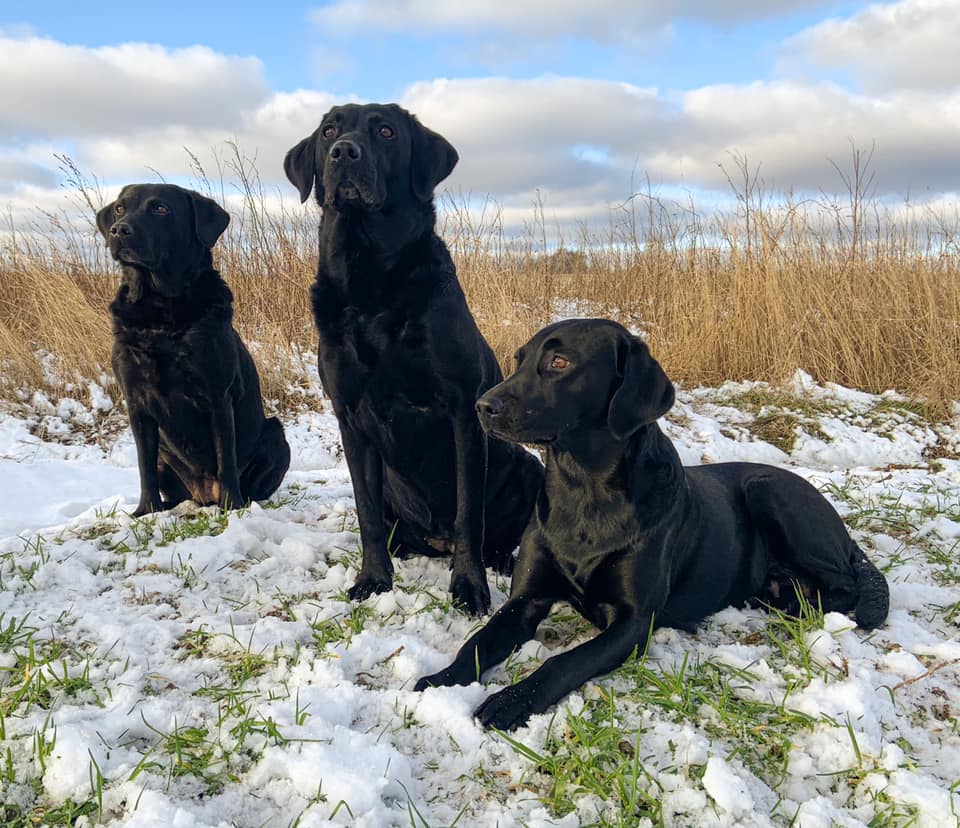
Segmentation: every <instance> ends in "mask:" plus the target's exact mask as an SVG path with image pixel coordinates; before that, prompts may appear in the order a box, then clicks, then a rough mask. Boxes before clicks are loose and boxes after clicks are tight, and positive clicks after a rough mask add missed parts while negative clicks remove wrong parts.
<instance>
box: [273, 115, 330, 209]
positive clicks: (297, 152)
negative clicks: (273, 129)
mask: <svg viewBox="0 0 960 828" xmlns="http://www.w3.org/2000/svg"><path fill="white" fill-rule="evenodd" d="M318 132H319V130H318V131H317V132H314V133H313V134H312V135H308V136H307V137H306V138H304V139H303V140H302V141H301V142H300V143H299V144H297V145H296V146H295V147H293V148H292V149H291V150H290V151H289V152H288V153H287V154H286V155H285V156H284V158H283V171H284V172H285V173H286V174H287V178H288V179H289V180H290V183H291V184H293V186H294V187H296V188H297V190H299V192H300V203H301V204H303V202H305V201H306V200H307V199H308V198H310V191H311V190H312V189H313V188H314V186H316V188H317V200H318V201H321V202H322V201H323V183H322V181H321V177H320V176H319V175H317V134H318Z"/></svg>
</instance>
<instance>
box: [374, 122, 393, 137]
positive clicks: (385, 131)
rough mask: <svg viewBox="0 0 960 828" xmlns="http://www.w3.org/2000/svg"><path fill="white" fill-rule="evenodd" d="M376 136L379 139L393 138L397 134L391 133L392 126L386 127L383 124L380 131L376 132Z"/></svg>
mask: <svg viewBox="0 0 960 828" xmlns="http://www.w3.org/2000/svg"><path fill="white" fill-rule="evenodd" d="M377 134H378V135H379V136H380V137H381V138H393V136H394V135H396V134H397V133H395V132H394V131H393V127H392V126H387V125H386V124H384V125H383V126H381V127H380V129H378V130H377Z"/></svg>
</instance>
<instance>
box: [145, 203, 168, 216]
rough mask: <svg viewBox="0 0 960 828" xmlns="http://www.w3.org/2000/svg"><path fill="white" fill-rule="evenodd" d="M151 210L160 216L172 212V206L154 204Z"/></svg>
mask: <svg viewBox="0 0 960 828" xmlns="http://www.w3.org/2000/svg"><path fill="white" fill-rule="evenodd" d="M150 210H151V211H152V212H153V213H154V214H155V215H158V216H165V215H166V214H167V213H169V212H170V208H169V207H167V205H166V204H154V205H153V207H151V208H150Z"/></svg>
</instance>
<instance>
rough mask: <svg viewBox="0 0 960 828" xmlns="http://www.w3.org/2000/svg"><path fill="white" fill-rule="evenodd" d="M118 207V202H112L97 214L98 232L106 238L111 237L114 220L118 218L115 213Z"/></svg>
mask: <svg viewBox="0 0 960 828" xmlns="http://www.w3.org/2000/svg"><path fill="white" fill-rule="evenodd" d="M116 207H117V202H115V201H111V202H110V203H109V204H108V205H107V206H106V207H104V208H102V209H101V210H100V211H99V212H98V213H97V230H99V231H100V233H101V234H102V235H103V237H104V238H107V237H108V236H109V235H110V228H111V227H112V226H113V220H114V218H115V216H116V213H115V212H114V210H115V209H116Z"/></svg>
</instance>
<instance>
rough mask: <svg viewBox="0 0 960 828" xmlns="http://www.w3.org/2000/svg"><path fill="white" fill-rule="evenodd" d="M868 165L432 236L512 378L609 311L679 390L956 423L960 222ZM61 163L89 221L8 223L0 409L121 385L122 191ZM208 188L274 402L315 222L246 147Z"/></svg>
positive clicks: (456, 213) (861, 160) (310, 335)
mask: <svg viewBox="0 0 960 828" xmlns="http://www.w3.org/2000/svg"><path fill="white" fill-rule="evenodd" d="M868 160H869V158H868V157H865V156H863V155H862V154H861V153H859V152H857V151H854V154H853V165H852V168H851V170H850V171H849V172H844V171H841V170H838V175H839V176H840V180H841V181H842V183H843V185H844V187H845V189H846V193H845V195H844V196H842V197H839V198H835V197H832V196H827V195H824V196H821V197H819V198H817V199H813V200H810V199H799V198H796V197H794V196H792V195H791V194H789V193H773V192H769V191H768V190H767V189H766V188H765V187H764V185H763V183H762V181H761V180H760V179H759V176H758V175H757V173H756V172H754V171H752V170H751V169H750V168H748V166H747V164H746V162H745V161H738V162H737V164H736V169H735V171H734V173H735V174H734V175H733V176H731V179H730V181H731V198H730V205H731V206H730V208H729V209H727V210H726V211H720V212H716V211H707V210H702V209H700V208H699V207H698V205H697V204H696V203H695V201H694V200H693V199H691V200H690V201H688V202H687V203H676V202H669V201H667V200H665V199H663V198H661V197H659V196H658V195H657V194H656V193H655V192H653V191H652V190H650V189H647V190H646V191H640V192H637V193H636V194H635V195H634V196H633V197H631V198H630V199H628V200H627V201H626V202H624V203H623V204H621V205H618V206H615V207H612V208H611V210H610V215H609V222H608V224H607V226H606V227H604V228H602V229H601V228H597V227H596V226H591V227H589V228H588V227H586V226H584V227H582V228H581V229H580V230H578V231H577V232H576V233H575V234H574V236H573V237H570V236H569V235H565V234H564V232H563V230H562V229H561V228H559V227H557V228H554V227H553V226H552V225H551V222H550V221H549V220H548V218H547V216H548V214H549V209H548V208H549V205H546V206H545V205H543V204H535V205H533V206H532V207H531V214H530V220H529V222H527V223H526V225H525V227H524V228H523V230H522V231H519V232H513V233H511V232H509V231H508V230H507V229H506V228H505V224H504V221H503V218H502V214H501V212H500V209H499V208H498V206H497V205H496V204H495V203H493V202H487V203H486V204H485V205H484V206H482V207H479V208H478V207H477V203H476V200H475V199H471V200H469V202H468V199H466V198H457V197H445V198H443V199H441V200H440V203H439V205H438V207H439V210H438V212H439V228H440V230H441V233H442V235H443V236H444V238H445V239H446V240H447V242H448V244H449V246H450V248H451V251H452V252H453V254H454V258H455V259H456V262H457V265H458V268H459V275H460V279H461V282H462V283H463V286H464V288H465V290H466V292H467V296H468V299H469V302H470V306H471V308H472V310H473V312H474V314H475V316H476V317H477V320H478V322H479V324H480V326H481V328H482V330H483V332H484V334H485V335H486V337H487V339H488V340H489V342H490V343H491V345H492V346H493V347H494V349H495V351H496V353H497V355H498V357H499V358H500V359H501V362H502V363H503V364H504V366H505V368H507V369H509V364H510V362H511V355H512V353H513V351H514V350H515V349H516V347H517V346H518V345H519V344H520V343H522V342H523V341H524V340H525V339H526V338H527V337H528V336H529V335H530V334H531V333H533V332H534V331H535V330H536V329H538V328H539V327H541V326H542V325H544V324H546V323H547V322H549V321H551V320H552V319H554V318H556V317H557V316H558V315H603V316H608V317H612V318H616V319H618V320H620V321H622V322H624V323H625V324H627V325H629V326H631V327H633V328H635V329H639V330H642V331H643V332H645V334H646V335H647V336H648V338H649V342H650V344H651V347H652V349H653V351H654V353H655V355H656V356H657V357H658V358H659V359H660V361H661V362H662V363H663V364H664V366H665V367H666V369H667V371H668V372H669V373H670V374H671V376H672V377H674V378H675V379H678V380H680V381H681V382H682V383H685V384H688V385H690V384H716V383H719V382H721V381H723V380H726V379H762V380H768V381H770V382H773V383H776V382H779V381H782V380H784V379H786V378H788V377H789V376H790V375H792V374H793V373H794V371H795V370H796V369H798V368H802V369H804V370H805V371H807V372H809V373H810V374H812V375H813V377H814V378H815V379H817V380H820V381H834V382H838V383H841V384H844V385H847V386H851V387H855V388H860V389H863V390H867V391H874V392H876V391H882V390H885V389H891V388H892V389H897V390H899V391H901V392H903V393H906V394H908V395H910V396H911V397H914V398H917V399H918V400H922V401H924V402H925V403H926V404H928V405H929V406H931V407H932V408H934V409H940V410H945V406H946V405H947V404H948V403H949V401H952V400H957V399H960V218H958V217H956V216H954V217H952V218H946V217H944V216H943V215H938V214H935V213H934V212H932V211H930V210H924V209H913V208H909V205H900V206H897V207H890V206H888V205H885V204H883V203H881V202H879V201H877V200H876V199H874V198H873V197H872V196H871V185H872V182H871V180H870V178H869V175H868V171H867V170H866V163H867V162H868ZM66 164H67V169H68V172H70V180H69V181H68V184H69V185H70V188H69V192H68V196H67V197H68V198H70V199H72V200H73V202H74V203H75V204H79V205H81V206H82V207H83V208H84V211H85V212H86V214H87V215H88V216H89V225H87V226H79V227H78V226H77V225H75V224H70V223H68V222H66V221H65V220H64V219H62V218H61V217H60V216H58V215H52V214H48V215H38V217H37V220H36V221H34V222H33V223H32V224H31V226H30V227H29V228H25V227H17V226H15V224H12V223H8V226H7V227H6V228H4V229H5V230H6V233H5V234H4V235H3V237H2V238H3V240H2V242H0V244H2V247H0V366H2V367H0V396H3V397H6V398H8V399H18V398H21V399H22V397H23V393H24V391H25V390H30V389H35V388H41V387H43V386H44V385H45V384H49V383H50V381H51V380H50V377H51V373H50V367H51V365H54V366H55V368H56V371H55V374H56V377H57V378H56V379H55V380H54V384H55V385H59V387H58V388H55V389H53V390H54V391H55V392H59V393H74V394H80V395H82V394H83V393H85V392H84V391H83V388H82V387H77V388H74V389H72V390H71V389H70V388H69V387H68V385H69V383H70V382H71V381H72V380H74V379H75V378H77V377H84V378H97V377H99V376H100V375H101V374H104V373H106V374H107V375H109V373H110V369H109V349H110V328H109V322H108V317H107V305H108V304H109V301H110V299H111V298H112V296H113V293H114V291H115V290H116V286H117V281H118V280H117V272H116V268H115V267H114V265H113V264H112V262H110V261H109V258H108V256H107V254H106V251H105V249H104V246H103V242H102V239H100V238H99V236H98V235H97V234H96V232H95V230H94V226H93V216H94V212H95V210H96V208H97V207H99V206H100V204H102V203H105V202H106V201H108V200H109V199H110V198H112V197H113V196H114V195H115V193H112V192H102V191H101V190H100V189H99V188H98V187H97V186H95V185H91V184H90V183H89V182H88V181H86V180H85V179H84V178H83V176H82V175H81V174H80V172H79V171H77V170H76V169H75V168H74V167H72V165H70V163H69V159H67V160H66ZM201 172H202V171H201ZM198 189H204V190H206V191H207V192H208V193H210V194H211V195H213V196H214V197H220V196H223V195H224V194H225V193H234V194H235V196H234V198H232V199H231V203H230V208H231V213H232V215H233V220H232V222H231V224H230V227H229V228H228V231H227V233H226V234H225V236H224V237H223V238H222V239H221V241H220V242H219V244H218V245H217V248H216V249H215V252H214V254H215V260H216V261H217V263H218V266H219V268H220V270H221V272H222V273H223V275H224V277H225V278H226V279H227V281H228V282H229V284H230V286H231V287H232V289H233V291H234V295H235V297H236V311H237V326H238V328H239V330H240V332H241V334H242V335H243V336H244V337H245V339H246V340H247V341H249V342H254V343H256V347H255V355H256V359H257V362H258V365H259V369H260V373H261V377H262V379H263V382H264V392H265V396H267V397H268V398H269V399H271V400H274V401H276V402H275V405H276V406H277V407H279V408H281V409H283V408H284V407H286V406H288V405H291V404H293V400H294V397H293V396H292V394H291V389H292V388H294V387H295V386H296V385H297V384H298V382H299V380H300V379H301V368H300V366H301V365H302V364H303V363H302V360H303V359H312V357H311V356H310V351H312V350H313V345H314V331H313V323H312V318H311V314H310V308H309V299H308V287H309V284H310V282H311V280H312V278H313V274H314V269H315V262H316V224H317V221H318V218H319V215H318V212H317V210H316V209H315V207H313V206H308V207H306V208H300V206H299V205H297V204H296V199H295V198H294V197H293V194H292V193H283V195H284V200H285V202H286V205H287V206H285V207H282V208H276V207H275V206H274V205H275V203H276V201H277V199H276V198H275V193H274V192H271V191H268V190H267V189H266V188H265V187H264V186H263V185H262V184H261V182H260V179H259V177H258V174H257V171H256V169H255V168H254V167H253V166H252V165H251V164H250V163H249V162H248V161H246V160H245V159H244V158H243V157H242V156H241V155H240V153H239V151H238V152H236V154H235V158H234V159H233V161H232V162H231V163H230V164H228V165H227V167H226V174H225V175H223V174H222V175H221V178H220V180H219V181H216V180H215V181H213V182H211V180H210V179H208V178H206V177H205V176H203V175H201V176H199V184H198ZM268 205H269V206H268ZM298 399H302V398H298Z"/></svg>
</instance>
